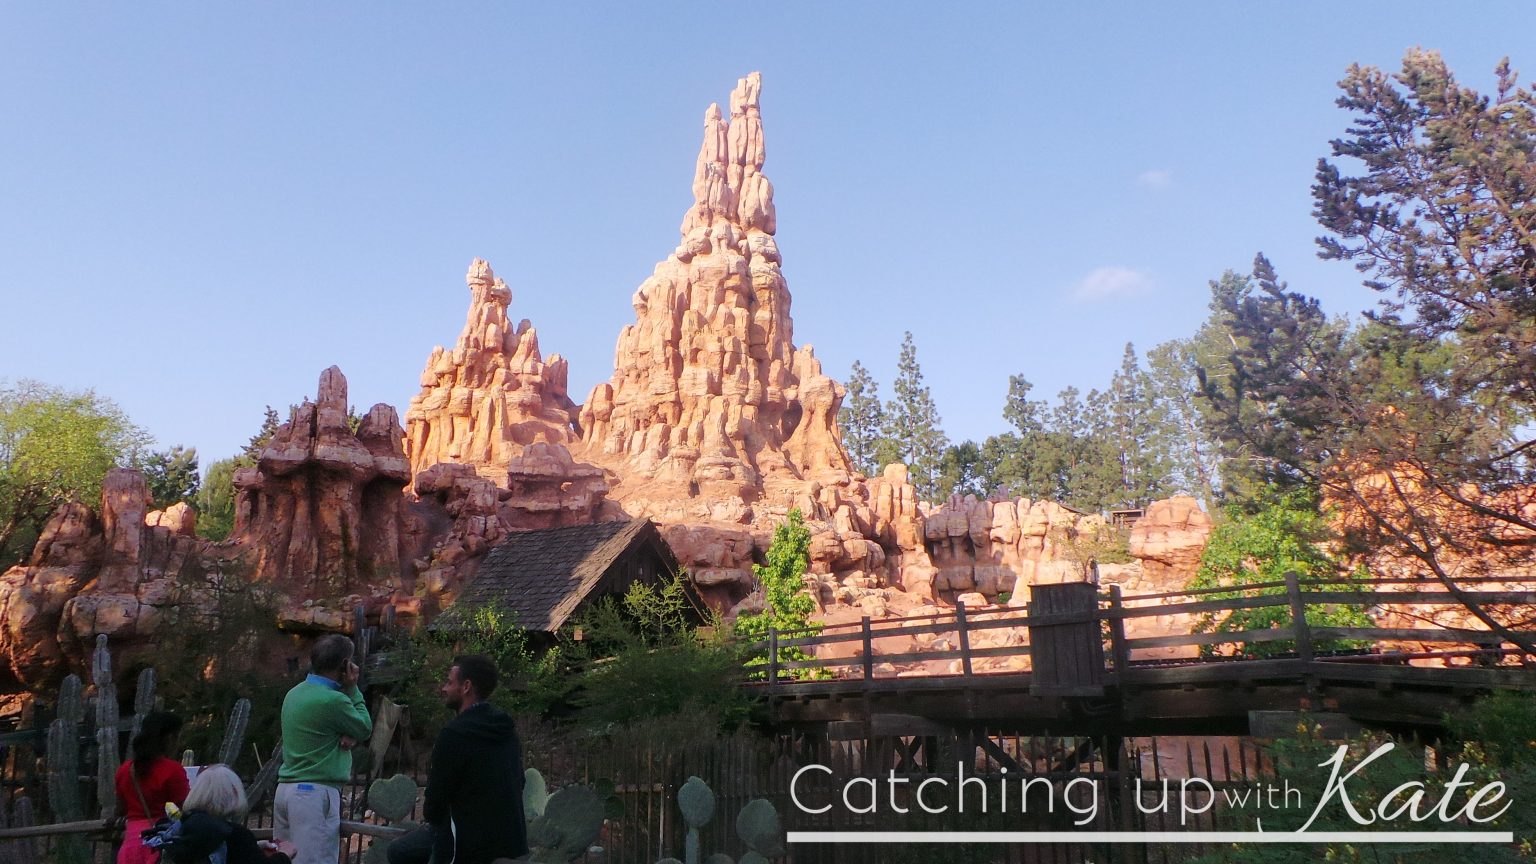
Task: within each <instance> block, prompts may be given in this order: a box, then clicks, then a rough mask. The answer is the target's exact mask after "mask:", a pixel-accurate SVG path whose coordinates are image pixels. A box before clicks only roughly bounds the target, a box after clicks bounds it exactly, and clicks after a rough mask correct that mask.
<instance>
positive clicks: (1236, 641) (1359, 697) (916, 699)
mask: <svg viewBox="0 0 1536 864" xmlns="http://www.w3.org/2000/svg"><path fill="white" fill-rule="evenodd" d="M1480 581H1481V582H1482V583H1483V585H1482V586H1481V587H1493V586H1489V585H1488V583H1489V582H1491V580H1480ZM1467 584H1469V586H1470V587H1469V588H1468V590H1465V591H1463V592H1461V593H1462V595H1463V597H1465V598H1466V599H1467V600H1469V601H1471V602H1476V603H1479V604H1482V605H1483V606H1484V607H1485V608H1489V609H1493V610H1498V611H1501V612H1505V613H1507V612H1509V611H1510V610H1511V608H1512V607H1528V608H1532V609H1536V592H1533V591H1507V590H1479V587H1480V586H1478V585H1477V584H1475V583H1473V580H1467ZM1463 605H1464V604H1463V603H1462V600H1461V599H1458V598H1457V597H1456V596H1454V595H1452V594H1451V593H1450V592H1449V591H1448V590H1445V589H1444V588H1442V587H1440V585H1439V583H1436V582H1426V581H1424V580H1417V581H1415V580H1407V579H1395V580H1394V579H1378V580H1359V579H1349V580H1302V579H1299V578H1297V577H1296V576H1294V575H1291V576H1288V577H1287V578H1286V579H1285V581H1283V582H1273V583H1267V584H1261V585H1253V586H1247V587H1244V588H1241V589H1237V588H1221V589H1213V590H1208V591H1193V592H1181V593H1176V594H1153V595H1141V596H1121V594H1120V591H1119V588H1118V587H1111V588H1109V590H1108V591H1104V592H1101V591H1100V590H1099V588H1098V586H1095V585H1092V584H1089V583H1068V584H1060V585H1038V586H1034V588H1033V589H1032V593H1031V597H1030V599H1029V603H1028V605H1027V606H1025V607H1006V606H990V607H984V608H971V609H968V608H966V607H965V606H963V605H962V606H958V607H956V608H955V609H954V610H953V611H952V612H945V613H941V614H936V615H927V616H922V617H909V618H901V619H887V620H879V621H874V620H871V619H870V618H868V617H865V618H864V619H863V620H862V621H860V622H858V623H854V624H845V625H834V626H826V627H824V628H822V629H819V630H814V631H796V632H778V631H770V633H769V638H768V639H767V640H766V641H765V642H761V643H758V646H757V647H758V648H759V651H760V653H763V654H766V655H767V657H768V663H767V667H766V669H765V671H764V674H763V676H762V677H763V678H764V680H761V681H759V682H757V683H756V685H755V686H756V687H758V688H760V692H761V693H762V694H763V695H764V696H765V697H766V698H767V700H768V702H769V704H770V706H771V708H772V710H773V713H774V716H775V718H776V720H777V722H779V723H780V724H782V725H784V726H786V727H789V728H804V729H807V730H808V731H809V730H813V729H825V730H826V731H828V732H829V733H830V734H831V737H832V738H834V739H836V738H840V737H846V738H870V737H876V738H877V737H881V736H892V735H894V736H921V735H927V734H942V733H947V732H951V731H954V730H959V729H970V730H973V731H980V730H984V729H985V730H992V731H994V732H999V733H1007V734H1023V735H1058V736H1101V737H1114V738H1119V737H1122V736H1148V735H1247V734H1254V735H1260V736H1266V735H1267V734H1268V733H1271V732H1278V731H1279V730H1282V729H1293V728H1294V724H1295V722H1296V718H1297V716H1298V715H1297V713H1296V712H1309V713H1310V714H1312V715H1315V716H1318V717H1322V718H1325V720H1324V722H1325V723H1327V724H1330V725H1333V726H1335V727H1336V728H1339V729H1340V730H1341V731H1343V730H1346V729H1349V728H1353V727H1354V726H1356V725H1358V726H1364V727H1371V728H1377V729H1383V730H1387V731H1392V732H1398V733H1409V734H1417V735H1420V736H1423V737H1425V738H1432V737H1435V736H1437V735H1438V734H1439V733H1440V732H1442V731H1443V728H1442V727H1443V724H1444V717H1445V715H1446V714H1447V713H1448V712H1451V711H1454V710H1456V709H1457V708H1459V707H1462V706H1465V705H1466V704H1469V703H1470V702H1472V701H1474V700H1475V699H1477V698H1478V697H1479V696H1482V695H1485V694H1488V693H1491V692H1493V691H1497V690H1523V691H1536V665H1531V663H1530V662H1529V661H1530V659H1531V658H1527V657H1525V656H1523V655H1522V653H1521V651H1520V650H1519V649H1518V648H1517V647H1516V646H1515V645H1514V644H1513V643H1509V642H1506V641H1505V640H1504V639H1503V638H1501V637H1500V636H1499V635H1498V634H1495V633H1493V632H1490V631H1488V630H1472V629H1455V628H1447V627H1441V626H1433V625H1431V626H1414V627H1374V626H1373V627H1324V626H1316V625H1315V624H1311V623H1308V618H1307V614H1308V610H1312V618H1313V620H1314V621H1316V620H1319V619H1320V618H1321V616H1320V615H1319V614H1318V613H1319V612H1320V611H1321V610H1322V609H1323V608H1327V607H1333V608H1335V609H1337V608H1355V609H1359V610H1361V611H1364V612H1365V613H1366V614H1367V615H1368V616H1370V620H1373V621H1380V620H1382V619H1383V618H1384V617H1387V615H1386V613H1389V612H1392V611H1406V612H1409V613H1410V614H1409V615H1408V616H1392V617H1398V618H1403V617H1407V618H1410V619H1411V618H1413V617H1415V615H1417V617H1418V618H1420V619H1421V620H1422V618H1423V617H1424V616H1422V615H1418V614H1417V611H1418V610H1422V609H1423V608H1424V607H1461V606H1463ZM1409 607H1412V608H1411V609H1410V608H1409ZM1239 610H1269V612H1268V613H1265V614H1264V615H1263V617H1264V618H1267V619H1269V620H1271V621H1273V622H1275V623H1277V624H1279V625H1280V626H1273V627H1268V628H1264V629H1251V630H1241V631H1235V632H1200V633H1174V634H1165V635H1155V636H1141V637H1139V638H1131V637H1128V636H1127V631H1128V630H1131V631H1136V630H1145V629H1149V628H1144V627H1137V626H1136V625H1137V622H1138V620H1139V619H1148V618H1152V617H1167V616H1210V619H1211V620H1214V621H1215V622H1216V624H1217V626H1218V627H1219V626H1220V622H1221V621H1222V620H1224V619H1225V618H1226V617H1227V616H1228V615H1229V614H1230V613H1232V612H1236V611H1239ZM1249 617H1250V618H1252V617H1258V616H1249ZM1503 617H1504V618H1506V619H1508V618H1509V617H1510V616H1509V615H1508V614H1505V615H1504V616H1503ZM1362 620H1363V619H1362ZM1142 623H1150V622H1145V621H1142ZM1150 629H1155V628H1150ZM995 631H1003V633H1005V634H1006V636H1007V638H1006V639H1005V640H1002V641H1004V642H1005V643H1006V644H993V645H974V644H973V643H985V642H997V641H999V640H998V639H997V638H996V635H997V634H996V632H995ZM1514 633H1515V635H1517V636H1519V637H1520V638H1522V639H1525V638H1527V637H1531V638H1536V631H1533V630H1516V631H1514ZM988 634H992V635H990V636H989V635H988ZM925 639H926V640H930V641H932V642H933V644H932V645H931V646H929V647H928V648H926V649H924V646H922V645H921V642H922V641H923V640H925ZM892 640H900V641H901V642H905V643H907V644H909V645H910V644H916V645H917V647H918V648H919V649H920V650H916V651H905V652H902V653H895V654H890V653H883V652H881V653H877V652H876V650H875V649H876V646H877V644H878V643H882V642H883V643H886V644H889V643H890V642H891V641H892ZM914 640H915V642H914ZM941 646H942V647H941ZM1196 648H1198V649H1200V650H1199V651H1198V652H1196V651H1195V650H1193V649H1196ZM786 649H799V652H794V651H789V650H786ZM1181 650H1182V652H1183V653H1184V654H1185V655H1195V654H1197V653H1198V654H1199V656H1183V657H1177V658H1169V657H1168V656H1167V655H1168V654H1170V653H1177V652H1179V651H1181ZM800 652H803V654H804V655H809V657H810V659H796V660H789V659H786V658H787V657H789V656H795V655H797V654H799V653H800ZM850 653H851V655H852V656H847V655H849V654H850ZM1154 654H1161V655H1163V656H1162V657H1160V658H1156V657H1149V656H1148V655H1154ZM840 655H841V656H840ZM995 658H1009V660H1008V663H1009V666H1010V668H1005V669H994V670H988V669H986V668H978V667H986V666H995V665H997V664H996V662H995ZM914 664H927V665H928V667H929V669H927V670H918V669H908V670H906V671H899V667H900V666H909V667H910V666H913V665H914ZM934 666H941V667H942V671H934V670H933V669H932V667H934Z"/></svg>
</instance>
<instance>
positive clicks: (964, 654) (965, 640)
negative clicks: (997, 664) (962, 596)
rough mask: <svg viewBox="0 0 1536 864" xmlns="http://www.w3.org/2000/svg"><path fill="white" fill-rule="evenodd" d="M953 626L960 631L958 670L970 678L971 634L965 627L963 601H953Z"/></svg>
mask: <svg viewBox="0 0 1536 864" xmlns="http://www.w3.org/2000/svg"><path fill="white" fill-rule="evenodd" d="M955 626H956V627H957V628H958V629H959V631H960V669H961V670H962V671H963V672H964V673H965V677H967V678H969V677H971V634H970V631H969V630H968V629H966V625H965V601H964V600H957V601H955Z"/></svg>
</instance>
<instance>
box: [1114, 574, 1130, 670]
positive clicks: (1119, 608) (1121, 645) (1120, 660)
mask: <svg viewBox="0 0 1536 864" xmlns="http://www.w3.org/2000/svg"><path fill="white" fill-rule="evenodd" d="M1109 611H1110V613H1111V615H1112V617H1111V618H1110V619H1109V653H1110V663H1111V664H1112V666H1113V668H1114V670H1115V674H1116V675H1119V674H1122V673H1124V672H1125V671H1126V670H1127V669H1129V668H1131V646H1130V645H1129V644H1128V643H1127V642H1126V641H1125V614H1124V613H1125V604H1124V602H1123V601H1122V599H1121V596H1120V586H1119V585H1111V586H1109Z"/></svg>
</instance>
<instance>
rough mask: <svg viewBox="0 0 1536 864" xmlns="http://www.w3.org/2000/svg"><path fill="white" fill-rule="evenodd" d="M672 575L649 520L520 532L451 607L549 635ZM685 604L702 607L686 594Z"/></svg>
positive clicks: (672, 563)
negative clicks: (498, 614)
mask: <svg viewBox="0 0 1536 864" xmlns="http://www.w3.org/2000/svg"><path fill="white" fill-rule="evenodd" d="M677 572H678V570H677V560H676V559H675V558H674V557H673V556H672V550H671V549H670V548H668V547H667V544H666V541H665V540H663V539H662V537H661V532H660V531H658V530H656V526H655V525H654V524H652V523H651V520H649V519H633V520H630V521H627V522H598V523H595V524H592V525H575V526H571V527H566V528H546V529H541V530H537V531H518V532H515V533H513V534H510V535H508V536H507V538H506V539H505V540H503V541H502V542H500V543H498V544H497V545H496V546H495V547H494V548H492V549H491V551H490V553H489V554H488V555H487V556H486V558H485V561H484V562H483V563H482V564H481V565H480V569H479V571H478V572H477V573H476V574H475V578H474V581H472V582H470V583H469V585H468V586H466V587H465V588H464V590H463V591H462V592H460V594H459V596H458V598H457V599H456V600H455V601H454V603H453V605H452V606H451V607H449V608H450V609H454V608H466V607H475V606H484V605H496V606H499V607H500V608H502V609H505V610H506V611H508V612H510V613H512V615H513V616H514V617H515V619H516V621H517V624H518V625H519V626H520V627H522V628H524V629H525V630H528V631H529V632H530V633H545V634H554V633H555V632H557V631H558V630H559V629H560V628H561V627H562V626H563V625H564V624H565V623H566V622H568V621H570V620H571V618H572V617H573V616H575V615H576V613H577V612H578V611H579V610H581V609H582V608H583V607H585V606H586V605H587V604H590V603H593V602H595V601H597V600H599V599H601V598H603V597H608V596H618V595H623V594H624V592H626V591H628V590H629V586H630V585H633V584H635V583H636V582H639V583H642V584H647V585H657V584H660V583H662V582H664V581H666V580H668V579H671V578H672V576H673V575H674V574H676V573H677ZM689 600H690V601H691V602H692V603H693V604H694V606H695V608H696V609H702V608H703V605H702V603H701V602H700V601H699V599H698V597H697V595H696V594H694V593H693V591H692V589H691V588H690V589H689ZM701 617H702V616H701ZM447 620H448V621H450V622H451V620H452V616H448V617H447ZM443 621H444V619H439V623H441V622H443ZM434 626H437V625H436V624H434ZM449 626H451V625H449Z"/></svg>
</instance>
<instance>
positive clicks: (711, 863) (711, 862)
mask: <svg viewBox="0 0 1536 864" xmlns="http://www.w3.org/2000/svg"><path fill="white" fill-rule="evenodd" d="M704 864H736V862H735V861H732V860H731V856H729V855H727V854H725V853H724V852H716V853H715V854H713V855H711V856H709V857H708V858H705V859H704Z"/></svg>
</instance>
